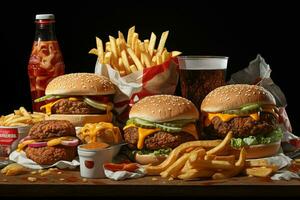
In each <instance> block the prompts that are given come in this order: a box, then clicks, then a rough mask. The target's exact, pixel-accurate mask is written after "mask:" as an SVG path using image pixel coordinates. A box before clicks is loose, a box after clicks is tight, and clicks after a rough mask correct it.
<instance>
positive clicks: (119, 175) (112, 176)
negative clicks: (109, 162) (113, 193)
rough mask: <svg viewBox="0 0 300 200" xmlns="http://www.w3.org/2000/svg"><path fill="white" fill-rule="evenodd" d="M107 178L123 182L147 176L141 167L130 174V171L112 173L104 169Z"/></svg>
mask: <svg viewBox="0 0 300 200" xmlns="http://www.w3.org/2000/svg"><path fill="white" fill-rule="evenodd" d="M104 173H105V176H106V177H107V178H109V179H112V180H115V181H121V180H125V179H129V178H141V177H143V176H145V174H146V173H145V169H144V168H142V167H140V168H139V169H137V170H136V171H135V172H128V171H116V172H113V171H110V170H108V169H106V168H104Z"/></svg>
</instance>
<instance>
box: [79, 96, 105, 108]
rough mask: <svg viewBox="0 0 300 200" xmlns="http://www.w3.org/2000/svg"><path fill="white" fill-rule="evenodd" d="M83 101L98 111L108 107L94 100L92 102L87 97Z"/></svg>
mask: <svg viewBox="0 0 300 200" xmlns="http://www.w3.org/2000/svg"><path fill="white" fill-rule="evenodd" d="M83 101H84V102H85V103H87V104H88V105H90V106H92V107H94V108H97V109H99V110H106V109H107V107H108V106H107V105H106V104H103V103H99V102H97V101H94V100H92V99H90V98H88V97H84V99H83Z"/></svg>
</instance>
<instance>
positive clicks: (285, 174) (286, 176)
mask: <svg viewBox="0 0 300 200" xmlns="http://www.w3.org/2000/svg"><path fill="white" fill-rule="evenodd" d="M271 179H272V180H274V181H277V180H286V181H289V180H291V179H300V176H299V174H297V173H294V172H291V171H288V170H280V171H278V172H277V173H276V174H275V175H273V176H272V177H271Z"/></svg>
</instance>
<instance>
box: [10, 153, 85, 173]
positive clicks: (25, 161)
mask: <svg viewBox="0 0 300 200" xmlns="http://www.w3.org/2000/svg"><path fill="white" fill-rule="evenodd" d="M9 159H10V160H12V161H14V162H16V163H18V164H20V165H23V166H24V167H27V168H29V169H46V168H50V167H57V168H59V169H65V168H69V169H75V168H76V167H78V166H79V165H80V163H79V160H78V157H77V158H75V159H74V160H72V161H71V162H69V161H64V160H61V161H58V162H56V163H54V164H53V165H39V164H37V163H36V162H34V161H33V160H31V159H29V158H27V157H26V154H25V153H24V151H21V152H18V151H13V152H12V153H11V154H10V155H9Z"/></svg>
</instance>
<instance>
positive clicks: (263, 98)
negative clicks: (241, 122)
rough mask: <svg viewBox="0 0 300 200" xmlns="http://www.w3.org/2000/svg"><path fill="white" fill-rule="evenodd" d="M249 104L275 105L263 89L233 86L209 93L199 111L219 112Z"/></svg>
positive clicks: (252, 86) (245, 85)
mask: <svg viewBox="0 0 300 200" xmlns="http://www.w3.org/2000/svg"><path fill="white" fill-rule="evenodd" d="M251 103H260V104H271V105H276V101H275V98H274V97H273V95H272V94H271V93H270V92H269V91H267V90H266V89H264V88H263V87H260V86H257V85H247V84H234V85H226V86H222V87H218V88H216V89H215V90H213V91H211V92H210V93H209V94H208V95H207V96H206V97H205V98H204V100H203V101H202V104H201V111H204V112H221V111H225V110H230V109H236V108H239V107H241V106H244V105H246V104H251Z"/></svg>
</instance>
